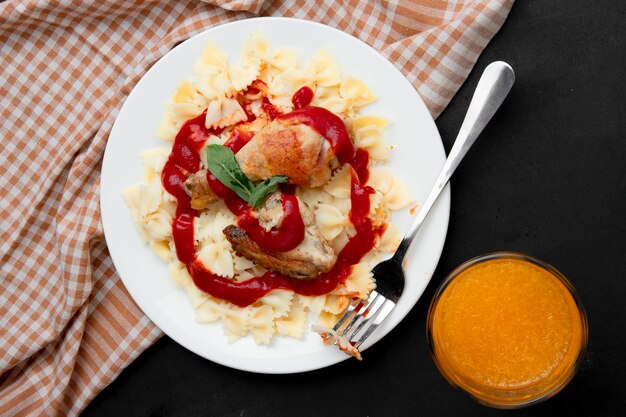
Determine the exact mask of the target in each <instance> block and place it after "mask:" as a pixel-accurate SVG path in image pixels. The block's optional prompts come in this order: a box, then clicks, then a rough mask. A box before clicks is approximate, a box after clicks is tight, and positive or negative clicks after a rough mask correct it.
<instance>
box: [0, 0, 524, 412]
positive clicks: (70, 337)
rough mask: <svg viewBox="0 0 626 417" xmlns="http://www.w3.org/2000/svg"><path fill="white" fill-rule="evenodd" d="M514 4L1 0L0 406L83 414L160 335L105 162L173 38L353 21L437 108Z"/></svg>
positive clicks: (347, 26)
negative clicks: (132, 100) (113, 240)
mask: <svg viewBox="0 0 626 417" xmlns="http://www.w3.org/2000/svg"><path fill="white" fill-rule="evenodd" d="M512 5H513V0H474V1H470V0H466V1H463V0H447V1H446V0H415V1H405V0H377V1H368V2H365V1H361V2H359V1H344V0H341V1H334V0H317V1H314V0H309V1H301V0H297V1H285V2H280V1H262V0H256V1H255V0H231V1H228V0H215V1H207V2H201V1H198V0H195V1H192V0H179V1H169V0H159V1H144V0H136V1H124V2H122V1H111V0H106V1H105V0H98V1H96V0H86V1H77V0H74V1H63V0H61V1H52V0H44V1H32V0H31V1H16V0H13V1H5V2H3V3H0V51H1V52H0V58H1V62H2V66H1V67H0V141H1V145H0V146H1V150H2V151H1V152H0V183H1V184H2V195H1V197H2V200H1V205H0V213H1V220H2V228H1V230H0V231H1V239H0V242H1V244H2V251H1V255H2V265H1V275H0V323H1V325H0V374H1V376H0V415H2V416H12V415H37V416H39V415H77V414H79V413H80V412H81V411H82V410H83V408H84V407H85V406H86V405H87V404H88V403H89V401H90V400H92V399H93V398H94V397H95V396H96V395H97V394H98V392H100V391H101V390H102V389H103V388H104V387H105V386H106V385H107V384H108V383H110V382H111V381H112V380H113V379H114V378H115V377H116V376H117V375H118V374H119V373H120V372H121V370H122V369H123V368H124V367H125V366H126V365H128V364H129V363H130V362H131V361H132V360H133V359H135V358H136V357H137V356H138V355H139V354H140V353H141V352H142V351H143V350H145V349H146V348H147V347H148V346H150V345H151V344H152V343H154V341H155V340H157V339H158V338H159V337H160V336H161V332H160V331H159V329H157V328H156V327H155V326H154V325H153V324H152V323H151V322H150V320H148V319H147V318H146V316H144V315H143V313H142V312H141V311H140V310H139V308H138V307H137V305H136V304H135V303H134V302H133V300H132V299H131V298H130V296H129V294H128V292H127V291H126V290H125V288H124V286H123V285H122V283H121V281H120V278H119V276H118V275H117V273H116V271H115V267H114V266H113V263H112V261H111V258H110V256H109V253H108V250H107V246H106V243H105V241H104V237H103V233H102V225H101V222H100V208H99V183H100V167H101V163H102V156H103V151H104V148H105V144H106V141H107V137H108V134H109V132H110V130H111V126H112V124H113V121H114V120H115V117H116V114H117V112H118V110H119V108H120V106H121V104H122V103H123V101H124V99H125V97H126V95H127V94H128V93H129V91H130V90H131V89H132V87H133V86H134V84H135V83H136V82H137V80H138V79H139V78H140V77H141V76H142V75H143V74H144V73H145V71H146V70H147V69H148V68H149V67H150V66H151V65H152V64H153V63H154V62H155V61H156V60H158V59H159V58H160V57H161V56H163V55H164V54H165V53H167V52H168V51H169V50H170V49H172V48H173V47H174V46H175V45H176V44H177V43H179V42H181V41H183V40H185V39H187V38H189V37H190V36H192V35H194V34H196V33H198V32H201V31H203V30H205V29H207V28H209V27H212V26H215V25H218V24H220V23H224V22H227V21H231V20H236V19H245V18H249V17H253V16H290V17H297V18H301V19H307V20H313V21H317V22H321V23H325V24H327V25H330V26H333V27H336V28H339V29H341V30H344V31H346V32H348V33H350V34H352V35H354V36H356V37H358V38H360V39H361V40H363V41H365V42H367V43H369V44H370V45H372V46H373V47H374V48H376V49H377V50H379V51H380V52H382V53H383V54H384V55H385V56H387V57H388V58H389V60H391V61H392V62H393V63H394V64H395V65H396V66H397V67H398V68H399V69H400V70H401V71H402V72H403V73H404V74H405V75H406V76H407V78H408V79H409V80H410V81H411V82H412V83H413V85H414V86H415V88H416V89H417V91H418V92H419V93H420V95H421V96H422V98H423V99H424V101H425V102H426V104H427V106H428V108H429V109H430V111H431V113H432V115H433V116H434V117H436V116H438V115H439V114H440V113H441V112H442V111H443V110H444V108H445V107H446V105H447V104H448V102H449V101H450V100H451V99H452V97H453V96H454V94H455V93H456V91H457V90H458V89H459V87H460V86H461V84H462V83H463V82H464V80H465V79H466V77H467V75H468V74H469V72H470V71H471V70H472V67H473V66H474V64H475V62H476V60H477V58H478V56H479V54H480V53H481V51H482V50H483V49H484V48H485V46H486V45H487V43H488V42H489V40H490V39H491V38H492V37H493V36H494V34H495V33H496V32H497V31H498V30H499V28H500V27H501V26H502V24H503V23H504V21H505V19H506V16H507V14H508V12H509V10H510V8H511V7H512Z"/></svg>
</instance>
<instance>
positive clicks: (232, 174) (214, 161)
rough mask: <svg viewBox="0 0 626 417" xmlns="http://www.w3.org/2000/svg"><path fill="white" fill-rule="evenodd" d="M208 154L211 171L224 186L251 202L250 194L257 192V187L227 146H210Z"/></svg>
mask: <svg viewBox="0 0 626 417" xmlns="http://www.w3.org/2000/svg"><path fill="white" fill-rule="evenodd" d="M206 152H207V168H209V171H211V173H212V174H213V175H215V177H216V178H217V179H218V180H220V181H221V182H222V184H224V185H225V186H227V187H228V188H230V189H231V190H233V191H234V192H235V193H236V194H237V195H238V196H239V197H241V198H243V199H244V200H246V201H248V202H249V200H250V194H252V192H253V191H254V190H255V186H254V183H253V182H252V181H250V180H249V179H248V177H246V174H244V173H243V171H242V170H241V168H240V167H239V164H238V163H237V160H236V159H235V154H234V153H233V151H232V150H231V149H230V148H228V147H227V146H223V145H209V146H207V151H206Z"/></svg>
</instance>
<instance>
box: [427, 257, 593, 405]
mask: <svg viewBox="0 0 626 417" xmlns="http://www.w3.org/2000/svg"><path fill="white" fill-rule="evenodd" d="M428 339H429V344H430V348H431V352H432V355H433V358H434V360H435V363H436V365H437V367H438V368H439V370H440V371H441V373H442V374H443V375H444V377H445V378H446V379H447V380H448V381H449V382H450V383H451V384H452V385H454V386H456V387H458V388H461V389H463V390H464V391H466V392H467V393H469V394H470V395H471V396H472V397H474V398H475V399H477V400H478V401H479V402H481V403H483V404H485V405H488V406H492V407H499V408H518V407H523V406H526V405H530V404H535V403H537V402H540V401H542V400H545V399H547V398H549V397H551V396H552V395H554V394H556V393H557V392H558V391H560V390H561V389H562V388H563V387H564V386H565V385H566V384H567V383H568V382H569V381H570V380H571V378H572V377H573V376H574V374H575V372H576V370H577V369H578V367H579V365H580V362H581V360H582V357H583V355H584V351H585V348H586V344H587V319H586V315H585V312H584V309H583V307H582V304H581V302H580V300H579V297H578V295H577V294H576V292H575V290H574V288H573V287H572V285H571V284H570V283H569V282H568V281H567V279H566V278H565V277H564V276H563V275H562V274H561V273H560V272H559V271H557V270H556V269H554V268H553V267H551V266H550V265H547V264H545V263H544V262H541V261H539V260H537V259H534V258H531V257H529V256H526V255H523V254H519V253H511V252H499V253H493V254H488V255H484V256H481V257H478V258H474V259H472V260H470V261H468V262H466V263H464V264H463V265H461V266H459V267H458V268H457V269H455V270H454V271H453V272H452V273H451V274H450V275H449V276H448V277H447V278H446V279H445V280H444V282H443V283H442V284H441V286H440V287H439V289H438V290H437V293H436V294H435V297H434V299H433V302H432V303H431V306H430V310H429V313H428Z"/></svg>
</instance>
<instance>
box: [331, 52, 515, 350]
mask: <svg viewBox="0 0 626 417" xmlns="http://www.w3.org/2000/svg"><path fill="white" fill-rule="evenodd" d="M514 81H515V73H514V72H513V69H512V68H511V67H510V66H509V65H508V64H507V63H505V62H501V61H497V62H494V63H492V64H490V65H489V66H487V68H485V71H484V72H483V74H482V76H481V78H480V81H479V82H478V86H477V87H476V91H475V92H474V96H473V97H472V101H471V103H470V105H469V108H468V110H467V114H466V116H465V120H463V124H462V125H461V129H460V131H459V134H458V136H457V138H456V141H455V142H454V145H453V147H452V150H451V151H450V155H449V156H448V159H447V160H446V162H445V164H444V166H443V169H442V170H441V173H440V174H439V178H437V181H436V182H435V186H434V187H433V189H432V190H431V191H430V194H429V195H428V197H427V198H426V201H425V202H424V204H423V205H422V208H421V209H420V211H419V213H418V215H417V217H416V218H415V221H414V222H413V224H412V225H411V227H410V229H409V230H408V232H407V233H406V235H405V236H404V238H403V239H402V242H401V243H400V245H399V247H398V249H397V250H396V252H395V254H394V255H393V256H392V257H391V258H390V259H389V260H387V261H384V262H382V263H380V264H378V265H377V266H376V267H375V268H374V269H373V271H372V272H373V274H374V278H375V279H376V289H375V290H374V291H372V292H371V293H370V294H369V297H368V299H367V300H364V301H362V302H360V303H358V304H356V305H351V306H349V307H348V310H347V311H346V313H345V314H344V315H343V316H342V317H341V318H340V319H339V321H338V322H337V324H336V325H335V326H334V327H333V329H332V333H330V334H327V335H326V336H325V337H326V338H327V339H329V338H331V337H332V338H333V339H334V343H335V344H338V345H339V346H340V348H341V349H342V350H344V351H346V352H347V353H349V354H352V355H353V356H356V357H357V358H358V359H361V355H360V352H359V350H358V349H359V347H360V346H361V345H362V344H363V342H364V341H365V340H366V339H367V338H368V337H369V336H370V335H371V334H372V333H374V331H375V330H376V329H377V328H378V326H380V325H381V323H382V322H383V321H384V320H385V319H386V318H387V316H389V314H390V313H391V311H392V310H393V309H394V307H395V306H396V304H397V303H398V300H399V299H400V297H401V296H402V292H403V291H404V282H405V277H404V270H403V267H402V261H403V259H404V256H405V255H406V253H407V251H408V249H409V247H410V246H411V242H413V239H414V238H415V236H416V235H417V232H418V230H419V229H420V227H421V225H422V223H423V222H424V219H425V218H426V215H427V214H428V212H429V211H430V209H431V208H432V206H433V204H434V203H435V201H436V200H437V197H439V194H440V193H441V191H442V190H443V188H444V187H445V186H446V185H447V184H448V181H449V180H450V177H451V176H452V174H453V173H454V171H455V170H456V168H457V166H458V165H459V163H460V162H461V160H462V159H463V157H464V156H465V154H466V153H467V151H468V150H469V148H470V147H471V146H472V145H473V143H474V142H475V141H476V138H477V137H478V135H479V134H480V132H482V130H483V128H484V127H485V126H486V125H487V123H488V122H489V120H491V117H492V116H493V115H494V113H495V112H496V110H498V108H499V107H500V104H502V102H503V101H504V98H505V97H506V96H507V94H508V93H509V91H510V90H511V87H512V86H513V82H514ZM346 341H347V342H348V343H349V345H346Z"/></svg>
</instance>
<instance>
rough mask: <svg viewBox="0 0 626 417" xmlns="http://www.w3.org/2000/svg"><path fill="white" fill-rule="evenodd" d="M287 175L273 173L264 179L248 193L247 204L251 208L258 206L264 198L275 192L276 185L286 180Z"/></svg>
mask: <svg viewBox="0 0 626 417" xmlns="http://www.w3.org/2000/svg"><path fill="white" fill-rule="evenodd" d="M288 180H289V177H288V176H286V175H275V176H273V177H271V178H268V179H266V180H265V181H263V182H262V183H260V184H258V185H257V186H256V187H255V189H254V191H252V194H250V199H249V200H248V204H250V206H251V207H252V208H257V209H258V208H260V207H261V206H262V205H263V203H265V200H267V198H268V197H269V196H271V195H272V194H274V193H275V192H276V190H277V189H278V185H277V184H280V183H282V182H287V181H288Z"/></svg>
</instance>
